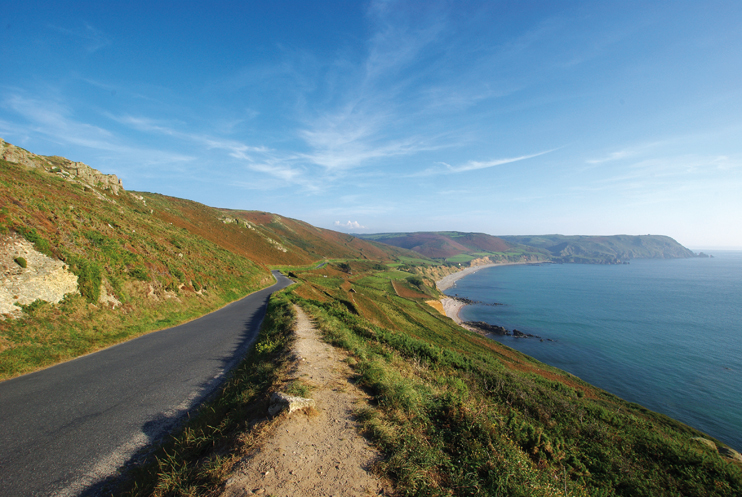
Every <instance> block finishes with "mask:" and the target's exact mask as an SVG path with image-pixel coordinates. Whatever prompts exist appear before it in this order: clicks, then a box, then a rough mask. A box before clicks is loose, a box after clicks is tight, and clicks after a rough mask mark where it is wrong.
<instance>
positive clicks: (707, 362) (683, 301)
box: [445, 251, 742, 451]
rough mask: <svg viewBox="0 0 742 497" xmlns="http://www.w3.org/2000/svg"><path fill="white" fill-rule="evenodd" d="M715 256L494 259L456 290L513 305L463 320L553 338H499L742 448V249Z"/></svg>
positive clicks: (467, 314) (469, 312)
mask: <svg viewBox="0 0 742 497" xmlns="http://www.w3.org/2000/svg"><path fill="white" fill-rule="evenodd" d="M713 254H714V256H715V257H714V258H713V259H700V258H694V259H671V260H633V261H631V264H630V265H616V266H600V265H582V264H547V265H540V266H503V267H494V268H488V269H483V270H480V271H478V272H477V273H475V274H472V275H470V276H467V277H465V278H463V279H461V280H459V281H458V282H457V283H456V286H454V287H453V288H450V289H448V290H447V291H446V292H445V293H447V294H448V295H455V294H458V295H459V296H461V297H467V298H469V299H472V300H477V301H482V302H486V303H495V302H497V303H501V304H504V305H500V306H484V305H470V306H467V307H465V308H464V309H463V310H462V312H461V318H462V319H463V320H465V321H486V322H488V323H490V324H497V325H502V326H505V327H506V328H508V329H513V328H517V329H519V330H521V331H524V332H527V333H533V334H536V335H540V336H541V337H543V338H544V339H546V338H551V339H552V340H555V341H554V342H549V341H543V342H541V341H539V340H538V339H523V338H512V337H497V338H496V339H497V340H498V341H500V342H502V343H504V344H506V345H508V346H510V347H513V348H515V349H517V350H520V351H522V352H524V353H526V354H528V355H530V356H532V357H535V358H537V359H538V360H540V361H542V362H545V363H547V364H551V365H553V366H556V367H559V368H561V369H564V370H566V371H569V372H570V373H572V374H574V375H576V376H578V377H580V378H582V379H583V380H585V381H587V382H589V383H592V384H593V385H596V386H598V387H600V388H602V389H604V390H607V391H609V392H611V393H613V394H615V395H618V396H619V397H622V398H624V399H626V400H629V401H632V402H637V403H639V404H641V405H643V406H645V407H647V408H649V409H652V410H654V411H657V412H661V413H664V414H667V415H668V416H671V417H673V418H675V419H678V420H680V421H682V422H684V423H686V424H689V425H691V426H693V427H695V428H698V429H700V430H702V431H705V432H706V433H708V434H710V435H712V436H714V437H716V438H717V439H719V440H721V441H723V442H725V443H728V444H729V445H730V446H731V447H733V448H735V449H737V450H740V451H742V252H732V251H725V252H721V251H719V252H713Z"/></svg>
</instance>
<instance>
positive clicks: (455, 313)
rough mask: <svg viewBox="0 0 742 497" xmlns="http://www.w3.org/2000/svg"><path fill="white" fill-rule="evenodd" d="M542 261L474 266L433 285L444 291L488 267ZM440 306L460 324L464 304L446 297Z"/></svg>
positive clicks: (445, 277)
mask: <svg viewBox="0 0 742 497" xmlns="http://www.w3.org/2000/svg"><path fill="white" fill-rule="evenodd" d="M543 263H544V261H538V262H500V263H496V264H483V265H481V266H474V267H468V268H466V269H463V270H461V271H459V272H457V273H453V274H449V275H448V276H444V277H443V278H441V279H440V280H438V281H436V282H435V285H436V286H437V287H438V290H440V291H444V290H447V289H449V288H451V287H452V286H454V285H455V284H456V282H457V281H458V280H460V279H461V278H463V277H464V276H468V275H470V274H473V273H476V272H477V271H479V270H480V269H485V268H488V267H495V266H514V265H521V264H543ZM441 304H442V305H443V310H444V311H445V312H446V316H448V317H449V318H451V319H453V320H454V322H455V323H456V324H459V325H460V324H461V323H462V320H461V318H460V317H459V312H460V311H461V309H463V308H464V306H465V305H466V304H465V303H464V302H461V301H460V300H457V299H455V298H452V297H446V298H443V299H441ZM465 328H467V329H470V328H469V327H467V326H465Z"/></svg>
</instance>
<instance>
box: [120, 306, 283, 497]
mask: <svg viewBox="0 0 742 497" xmlns="http://www.w3.org/2000/svg"><path fill="white" fill-rule="evenodd" d="M294 319H295V317H294V313H293V310H292V306H291V302H290V301H289V300H288V298H287V297H286V295H285V293H283V292H280V293H277V294H274V295H273V296H272V297H271V299H270V302H269V304H268V311H267V314H266V317H265V320H264V322H263V326H262V327H261V330H260V334H259V335H258V338H257V340H256V341H255V344H254V345H253V346H252V348H251V349H250V352H249V353H248V355H247V358H246V360H245V361H244V362H243V363H242V364H241V365H240V366H239V367H238V368H237V369H236V370H235V371H234V372H233V373H232V375H231V376H230V378H229V380H228V381H227V382H226V383H225V385H224V386H223V387H222V388H221V390H220V391H219V393H218V394H217V395H216V396H215V398H214V399H213V400H212V401H210V402H208V403H206V404H205V405H203V406H202V407H201V408H199V410H198V411H197V412H196V413H195V414H194V415H193V416H192V417H191V418H190V419H189V420H188V421H187V423H186V424H185V425H184V426H183V427H182V428H181V429H180V430H179V431H177V432H176V433H174V434H173V435H171V436H169V437H168V438H167V440H165V441H164V442H163V443H162V445H160V446H159V447H158V448H157V450H156V451H155V452H153V453H152V454H151V455H150V456H149V457H148V458H147V460H146V461H145V463H144V464H142V465H141V466H139V467H138V468H136V469H134V470H133V471H132V472H131V474H130V475H129V480H128V481H127V482H125V484H124V486H123V487H122V488H120V489H119V491H118V492H116V493H118V494H124V495H130V496H145V495H153V496H169V495H210V494H211V493H212V491H213V490H214V489H215V488H216V487H217V486H218V485H219V484H221V483H222V482H223V480H224V479H225V478H226V476H227V475H228V474H229V471H230V470H231V469H232V468H233V467H234V464H235V463H236V462H238V461H239V460H240V458H242V457H244V456H245V455H246V454H247V452H248V451H249V450H250V449H251V448H252V447H253V444H254V443H255V441H256V439H257V436H258V435H259V434H260V433H262V432H263V431H265V430H267V429H269V428H270V426H271V424H272V421H271V420H268V419H266V412H267V408H268V399H269V396H270V392H271V391H274V390H276V389H278V387H279V385H281V386H282V383H281V381H282V378H283V376H284V371H285V367H286V359H287V354H288V350H290V347H291V343H292V339H293V325H294ZM284 389H285V388H284Z"/></svg>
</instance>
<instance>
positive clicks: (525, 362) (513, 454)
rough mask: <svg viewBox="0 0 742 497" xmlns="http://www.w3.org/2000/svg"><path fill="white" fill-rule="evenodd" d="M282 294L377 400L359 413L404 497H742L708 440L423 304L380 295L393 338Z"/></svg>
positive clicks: (334, 310) (332, 308)
mask: <svg viewBox="0 0 742 497" xmlns="http://www.w3.org/2000/svg"><path fill="white" fill-rule="evenodd" d="M359 293H360V290H359ZM289 295H290V297H291V298H292V299H293V300H294V301H295V302H296V303H298V304H299V305H301V306H302V307H303V308H304V309H305V310H306V311H307V312H308V313H310V314H311V315H312V316H313V318H314V319H315V320H316V322H317V324H318V326H319V328H320V329H321V330H322V332H323V334H324V336H325V338H326V339H327V340H328V341H330V342H331V343H333V344H334V345H336V346H340V347H343V348H345V349H346V350H348V351H349V352H351V353H352V354H353V357H354V359H355V365H354V368H355V370H356V371H357V373H358V375H359V383H360V384H361V385H362V386H364V387H366V388H368V389H369V390H370V391H371V392H372V393H373V394H374V396H375V399H376V405H375V406H374V407H373V408H366V409H363V410H362V411H360V412H359V413H358V414H359V417H360V419H361V420H362V421H363V424H364V427H365V429H366V430H367V432H368V433H369V435H370V436H371V437H372V439H373V440H375V441H376V443H377V444H378V445H379V447H380V448H381V449H382V451H383V452H384V453H385V454H387V458H386V460H385V461H383V462H382V463H381V464H380V467H379V469H380V470H381V471H382V472H383V473H385V474H386V475H387V476H388V477H390V478H391V479H392V480H393V481H395V483H396V486H397V489H398V490H399V492H400V493H401V494H402V495H415V496H438V495H440V496H443V495H461V496H464V495H513V496H538V495H542V496H553V495H585V496H587V495H590V496H594V495H598V496H602V495H605V496H608V495H626V496H636V495H645V496H665V495H666V496H680V495H683V496H708V495H719V496H722V495H742V471H740V468H739V467H738V466H736V465H735V464H733V463H731V462H729V461H726V460H724V459H722V458H721V457H720V456H719V455H718V453H716V452H715V451H714V450H713V449H710V448H707V447H705V446H704V445H703V444H700V443H698V442H697V441H695V440H693V437H698V436H701V437H708V436H707V435H703V434H701V433H700V432H698V431H696V430H694V429H692V428H690V427H688V426H686V425H683V424H682V423H679V422H677V421H675V420H672V419H670V418H668V417H666V416H663V415H660V414H657V413H654V412H651V411H648V410H647V409H644V408H643V407H641V406H638V405H636V404H631V403H628V402H625V401H623V400H621V399H619V398H617V397H615V396H612V395H610V394H608V393H607V392H604V391H602V390H600V389H597V388H595V387H592V386H590V385H588V384H586V383H584V382H581V381H580V380H579V379H577V378H575V377H574V376H572V375H569V374H566V373H564V372H562V371H560V370H558V369H556V368H551V367H549V366H547V365H545V364H541V363H539V362H538V361H535V360H533V359H530V358H525V356H523V357H520V355H517V353H515V352H514V351H511V350H509V349H507V348H505V347H502V346H499V344H498V345H494V344H492V345H491V346H483V344H481V342H478V338H477V337H473V336H471V334H468V333H467V332H465V331H463V330H461V329H457V328H456V327H452V326H447V325H445V324H444V323H441V322H440V321H439V320H438V321H436V320H435V319H432V318H431V317H430V316H426V314H428V313H427V311H425V310H424V308H423V307H422V306H417V307H415V306H411V305H409V304H406V303H404V302H403V299H396V298H384V301H385V305H386V306H387V309H390V310H391V309H396V313H397V314H398V317H397V318H396V319H397V322H398V323H399V322H400V321H401V320H402V319H404V320H407V321H408V325H407V326H406V327H405V326H399V328H400V330H393V329H387V328H383V327H380V326H377V325H374V324H372V323H371V322H369V321H368V320H366V319H364V318H363V317H362V316H359V315H358V314H357V313H354V312H351V311H350V310H349V309H348V308H347V306H346V305H343V304H342V303H338V302H337V301H327V302H320V301H312V300H308V299H303V298H301V297H299V296H298V295H296V294H289ZM431 311H432V309H431ZM432 312H434V311H432ZM436 323H438V324H436ZM444 328H445V330H443V329H444ZM443 331H445V333H444V332H443ZM475 342H476V343H480V345H479V346H478V347H477V346H475ZM452 344H454V345H453V346H452ZM508 355H510V356H511V359H513V360H509V359H508ZM351 363H353V361H351Z"/></svg>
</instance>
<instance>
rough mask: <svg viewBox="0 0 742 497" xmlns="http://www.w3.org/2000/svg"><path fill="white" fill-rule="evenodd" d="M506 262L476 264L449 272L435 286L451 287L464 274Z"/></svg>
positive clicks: (440, 287)
mask: <svg viewBox="0 0 742 497" xmlns="http://www.w3.org/2000/svg"><path fill="white" fill-rule="evenodd" d="M504 265H505V264H484V265H482V266H474V267H468V268H466V269H462V270H461V271H459V272H457V273H453V274H449V275H448V276H444V277H443V278H441V279H439V280H438V281H436V282H435V286H437V287H438V290H440V291H443V290H447V289H449V288H451V287H452V286H453V285H454V284H455V283H456V282H457V281H458V280H460V279H461V278H463V277H464V276H468V275H470V274H472V273H476V272H477V271H479V270H480V269H484V268H488V267H493V266H504Z"/></svg>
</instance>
